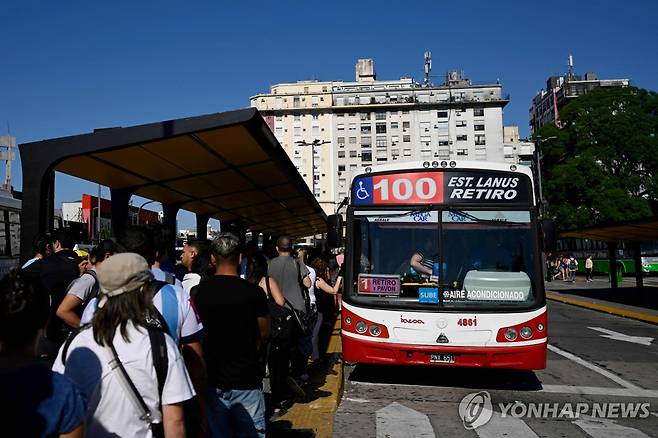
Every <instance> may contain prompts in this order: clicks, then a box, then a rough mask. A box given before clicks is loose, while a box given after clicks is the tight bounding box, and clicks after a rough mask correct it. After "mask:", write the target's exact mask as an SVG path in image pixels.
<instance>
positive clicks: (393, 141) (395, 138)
mask: <svg viewBox="0 0 658 438" xmlns="http://www.w3.org/2000/svg"><path fill="white" fill-rule="evenodd" d="M399 142H400V136H398V135H392V136H391V144H393V145H394V144H397V143H399Z"/></svg>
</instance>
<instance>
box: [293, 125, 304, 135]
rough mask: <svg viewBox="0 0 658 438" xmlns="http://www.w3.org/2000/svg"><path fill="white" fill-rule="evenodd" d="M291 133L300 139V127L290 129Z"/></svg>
mask: <svg viewBox="0 0 658 438" xmlns="http://www.w3.org/2000/svg"><path fill="white" fill-rule="evenodd" d="M292 133H293V135H294V136H295V137H301V136H302V127H301V126H295V127H294V128H292Z"/></svg>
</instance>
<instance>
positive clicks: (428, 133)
mask: <svg viewBox="0 0 658 438" xmlns="http://www.w3.org/2000/svg"><path fill="white" fill-rule="evenodd" d="M508 102H509V98H508V97H507V96H504V95H503V93H502V85H501V84H499V83H493V84H474V83H472V82H471V81H470V80H468V79H466V78H465V77H464V75H463V73H462V72H458V71H452V72H448V74H446V78H445V82H444V83H443V84H440V85H434V84H431V83H429V82H428V81H426V82H425V83H423V84H420V83H418V82H416V81H414V80H413V79H412V78H409V77H403V78H400V79H398V80H378V79H377V76H376V73H375V69H374V62H373V60H371V59H360V60H358V61H357V64H356V68H355V81H354V82H344V81H299V82H296V83H290V84H276V85H273V86H272V87H271V90H270V93H267V94H259V95H256V96H254V97H252V98H251V105H252V106H253V107H256V108H258V109H259V110H260V111H261V113H262V114H263V116H264V117H265V118H266V119H267V121H268V124H269V125H270V127H271V128H272V131H273V132H274V134H275V135H276V137H277V139H278V140H279V142H280V143H281V145H282V146H283V147H284V149H285V150H286V152H287V153H288V155H289V156H290V157H291V159H292V161H293V163H294V164H295V166H296V167H297V169H298V170H299V172H300V173H301V174H302V176H303V177H304V179H305V180H306V182H307V184H308V185H309V187H311V188H313V189H314V192H315V196H316V197H317V198H318V200H319V202H320V204H321V205H322V206H323V208H324V209H325V211H326V212H327V213H329V214H331V213H334V209H335V206H336V205H337V204H338V203H340V202H341V201H342V200H343V198H344V197H345V196H347V194H348V191H349V183H350V179H351V176H352V174H354V173H355V172H357V171H359V170H360V169H361V168H364V167H368V166H373V165H377V164H384V163H391V162H395V161H399V162H404V161H415V160H451V159H452V160H456V159H462V160H482V161H493V162H504V161H506V160H505V156H504V155H505V151H504V147H503V107H504V106H505V105H506V104H507V103H508ZM312 143H315V144H316V145H317V146H307V145H309V144H312ZM312 166H313V169H311V167H312Z"/></svg>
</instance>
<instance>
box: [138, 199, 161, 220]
mask: <svg viewBox="0 0 658 438" xmlns="http://www.w3.org/2000/svg"><path fill="white" fill-rule="evenodd" d="M154 202H158V201H146V202H144V203H143V204H142V205H140V206H139V208H138V209H137V225H139V215H140V214H141V213H142V207H145V206H147V205H149V204H152V203H154Z"/></svg>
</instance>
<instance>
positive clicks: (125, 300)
mask: <svg viewBox="0 0 658 438" xmlns="http://www.w3.org/2000/svg"><path fill="white" fill-rule="evenodd" d="M149 268H150V267H149V265H148V263H147V262H146V260H145V259H144V258H143V257H141V256H139V255H137V254H133V253H123V254H118V255H114V256H112V257H110V258H109V259H108V260H106V261H105V262H104V263H103V264H102V265H101V266H99V267H98V272H97V275H98V281H99V283H100V292H99V299H98V310H97V311H96V313H95V314H94V317H93V319H92V322H91V327H88V328H83V329H81V330H80V332H79V333H78V334H77V335H76V336H75V337H73V338H72V340H71V341H70V342H67V343H65V344H64V345H63V346H62V349H60V352H59V355H58V357H57V360H56V361H55V364H54V366H53V370H54V371H58V372H60V373H63V374H64V375H66V376H67V377H69V378H70V379H72V380H73V381H74V382H75V383H76V384H77V385H78V387H79V388H80V389H81V390H82V392H83V393H84V394H85V395H86V396H87V398H88V400H89V407H88V409H87V428H86V432H87V434H88V436H94V437H97V436H99V437H105V436H107V437H110V436H112V437H114V436H133V437H146V438H148V437H152V436H158V435H159V432H162V431H163V432H164V434H165V435H166V436H167V437H184V436H185V425H184V422H183V408H182V403H183V402H184V401H185V400H188V399H191V398H192V397H193V396H194V395H195V393H194V389H193V387H192V383H191V381H190V378H189V376H188V374H187V371H186V369H185V364H184V362H183V359H182V357H181V354H180V352H179V350H178V347H177V346H176V344H175V343H174V341H173V339H172V338H171V337H169V336H168V335H166V334H162V335H163V336H164V345H165V346H166V350H167V354H166V367H167V368H166V375H165V376H164V381H162V380H160V381H162V385H161V387H159V380H158V372H157V370H156V368H155V364H154V352H153V348H152V344H151V338H150V334H152V332H150V331H149V329H148V328H147V327H148V325H147V315H155V313H154V310H153V308H152V304H151V303H152V299H151V297H148V296H146V295H147V292H146V291H147V290H148V288H147V287H146V285H147V284H148V282H149V281H151V280H152V279H153V274H152V273H151V270H150V269H149ZM150 330H153V329H150ZM112 350H114V351H112ZM117 362H118V363H119V364H120V365H121V366H123V368H124V369H125V372H126V374H127V376H128V379H129V381H131V382H132V384H133V386H134V388H136V391H137V394H138V395H139V397H141V398H142V401H143V407H144V408H145V409H146V410H147V411H148V412H149V413H150V420H145V419H144V418H145V416H143V415H142V413H143V412H140V407H139V403H137V401H138V397H136V394H135V392H134V391H131V390H130V389H127V387H128V386H129V385H127V384H126V383H127V380H126V379H125V377H123V374H122V372H121V369H120V368H121V367H120V366H117ZM162 362H164V361H162ZM136 400H137V401H136Z"/></svg>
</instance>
